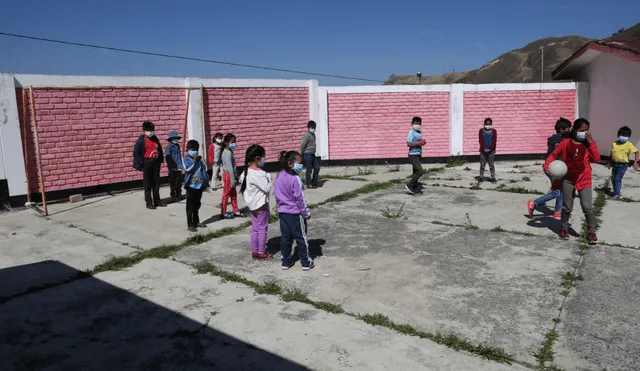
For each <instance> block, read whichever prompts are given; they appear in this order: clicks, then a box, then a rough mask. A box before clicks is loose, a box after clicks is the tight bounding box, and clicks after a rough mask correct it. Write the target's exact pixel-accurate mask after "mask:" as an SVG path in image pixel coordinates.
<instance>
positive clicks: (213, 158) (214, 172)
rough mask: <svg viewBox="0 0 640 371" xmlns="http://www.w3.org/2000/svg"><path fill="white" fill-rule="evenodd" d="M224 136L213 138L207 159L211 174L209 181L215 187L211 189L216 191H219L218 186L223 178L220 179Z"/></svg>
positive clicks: (218, 134)
mask: <svg viewBox="0 0 640 371" xmlns="http://www.w3.org/2000/svg"><path fill="white" fill-rule="evenodd" d="M223 138H224V135H223V134H222V133H216V135H214V136H213V140H212V141H211V144H210V145H209V149H208V151H207V152H208V153H207V155H208V156H207V158H208V160H209V170H207V173H208V174H209V179H211V180H212V181H213V186H212V187H211V188H212V189H213V190H214V191H215V190H217V189H218V184H219V182H220V180H222V178H221V177H220V164H219V162H220V146H221V145H222V140H223Z"/></svg>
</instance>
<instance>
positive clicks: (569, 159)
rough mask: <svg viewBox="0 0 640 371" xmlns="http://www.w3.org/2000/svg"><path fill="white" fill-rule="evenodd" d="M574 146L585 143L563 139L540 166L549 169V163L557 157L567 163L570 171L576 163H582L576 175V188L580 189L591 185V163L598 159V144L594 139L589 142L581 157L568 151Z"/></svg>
mask: <svg viewBox="0 0 640 371" xmlns="http://www.w3.org/2000/svg"><path fill="white" fill-rule="evenodd" d="M575 146H585V147H586V145H585V144H582V143H580V144H575V143H573V140H572V139H568V138H567V139H565V140H563V141H562V142H560V144H558V146H557V147H556V149H555V150H554V151H553V152H551V154H550V155H549V157H547V161H545V162H544V165H542V168H543V169H545V170H548V169H549V164H550V163H552V162H553V161H555V160H557V159H558V157H562V158H563V159H564V162H565V163H566V164H567V168H569V172H571V167H576V165H582V166H583V167H584V170H583V171H582V172H581V173H580V174H579V175H578V179H577V180H576V190H578V191H581V190H583V189H585V188H589V187H592V186H593V184H592V181H591V176H592V170H591V163H592V162H598V161H600V152H599V151H598V145H597V144H596V142H595V141H593V142H591V143H590V144H589V146H588V147H587V148H586V151H584V155H583V156H582V157H581V158H576V156H575V154H574V153H569V152H570V151H569V150H570V148H575Z"/></svg>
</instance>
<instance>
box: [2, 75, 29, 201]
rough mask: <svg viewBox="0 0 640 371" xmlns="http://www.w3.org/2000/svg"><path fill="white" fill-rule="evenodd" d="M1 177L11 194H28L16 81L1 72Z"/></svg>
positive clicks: (11, 76)
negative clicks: (5, 181) (5, 180)
mask: <svg viewBox="0 0 640 371" xmlns="http://www.w3.org/2000/svg"><path fill="white" fill-rule="evenodd" d="M0 179H7V183H8V186H9V194H10V195H12V196H13V195H24V194H27V176H26V173H25V169H24V156H23V152H22V136H21V134H20V122H19V121H18V103H17V101H16V88H15V81H14V79H13V75H9V74H6V73H2V74H0Z"/></svg>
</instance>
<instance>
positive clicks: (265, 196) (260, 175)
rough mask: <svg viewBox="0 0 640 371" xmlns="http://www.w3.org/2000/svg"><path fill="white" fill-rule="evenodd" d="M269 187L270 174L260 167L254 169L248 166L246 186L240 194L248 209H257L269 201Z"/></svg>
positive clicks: (270, 185) (270, 184) (270, 186)
mask: <svg viewBox="0 0 640 371" xmlns="http://www.w3.org/2000/svg"><path fill="white" fill-rule="evenodd" d="M243 174H244V173H243ZM241 182H242V180H241ZM271 188H272V182H271V174H269V173H267V172H266V171H264V170H262V169H260V170H254V169H251V168H249V169H248V170H247V188H246V189H245V190H244V193H243V194H242V196H243V197H244V202H245V203H246V204H247V206H248V207H249V210H251V211H254V210H258V209H259V208H261V207H262V206H264V204H266V203H267V202H269V194H270V193H271Z"/></svg>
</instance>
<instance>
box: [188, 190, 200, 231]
mask: <svg viewBox="0 0 640 371" xmlns="http://www.w3.org/2000/svg"><path fill="white" fill-rule="evenodd" d="M201 201H202V190H201V189H193V188H187V226H188V227H197V226H198V224H200V216H199V215H198V211H199V210H200V205H202V203H201Z"/></svg>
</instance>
